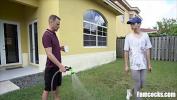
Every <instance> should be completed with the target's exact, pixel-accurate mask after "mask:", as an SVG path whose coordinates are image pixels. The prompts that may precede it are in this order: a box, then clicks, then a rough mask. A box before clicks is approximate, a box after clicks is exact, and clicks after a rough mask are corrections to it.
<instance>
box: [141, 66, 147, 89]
mask: <svg viewBox="0 0 177 100" xmlns="http://www.w3.org/2000/svg"><path fill="white" fill-rule="evenodd" d="M146 72H147V71H146V69H143V70H141V71H140V79H141V89H142V88H143V85H144V81H145V78H146Z"/></svg>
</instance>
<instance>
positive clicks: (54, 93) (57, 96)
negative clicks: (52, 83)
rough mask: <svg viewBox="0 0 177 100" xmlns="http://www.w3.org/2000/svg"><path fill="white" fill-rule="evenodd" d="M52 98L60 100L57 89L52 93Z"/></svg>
mask: <svg viewBox="0 0 177 100" xmlns="http://www.w3.org/2000/svg"><path fill="white" fill-rule="evenodd" d="M53 96H54V98H55V100H61V98H60V95H59V88H58V87H57V88H56V90H55V91H53Z"/></svg>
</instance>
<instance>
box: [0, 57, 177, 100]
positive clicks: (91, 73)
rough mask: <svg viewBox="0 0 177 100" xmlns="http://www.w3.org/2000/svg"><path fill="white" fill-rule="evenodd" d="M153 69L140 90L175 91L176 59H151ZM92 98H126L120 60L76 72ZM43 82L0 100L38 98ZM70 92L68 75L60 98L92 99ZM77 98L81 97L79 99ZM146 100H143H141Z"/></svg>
mask: <svg viewBox="0 0 177 100" xmlns="http://www.w3.org/2000/svg"><path fill="white" fill-rule="evenodd" d="M152 67H153V71H152V73H148V75H147V80H146V84H145V87H144V89H143V91H147V92H156V91H159V92H170V91H173V92H174V91H175V92H176V93H177V62H170V61H152ZM77 76H78V77H79V79H80V81H81V82H82V84H83V85H84V86H85V88H86V90H87V91H88V92H89V93H90V94H91V95H92V99H94V100H125V96H126V88H127V87H128V82H129V81H128V76H126V74H125V73H124V71H123V60H122V59H118V60H116V61H115V62H112V63H109V64H105V65H102V66H98V67H95V68H92V69H90V70H87V71H84V72H80V73H77ZM42 91H43V84H39V85H37V86H34V87H31V88H25V89H21V90H17V91H14V92H11V93H7V94H5V95H1V96H0V100H40V99H41V93H42ZM77 93H78V92H77V91H73V88H72V79H71V76H65V77H64V79H63V83H62V87H61V97H62V100H91V98H87V99H86V98H85V99H83V97H84V96H85V92H83V94H81V95H79V97H78V95H76V94H77ZM79 98H80V99H79ZM144 100H146V99H144ZM147 100H177V98H148V99H147Z"/></svg>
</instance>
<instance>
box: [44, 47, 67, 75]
mask: <svg viewBox="0 0 177 100" xmlns="http://www.w3.org/2000/svg"><path fill="white" fill-rule="evenodd" d="M45 52H46V54H47V57H48V58H49V59H50V60H51V61H52V62H53V63H54V64H55V65H57V66H58V67H59V68H60V71H61V72H65V68H64V66H63V65H62V64H61V63H60V62H59V61H58V60H57V58H56V57H55V56H54V55H53V53H52V48H51V47H49V48H45Z"/></svg>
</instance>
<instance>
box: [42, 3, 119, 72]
mask: <svg viewBox="0 0 177 100" xmlns="http://www.w3.org/2000/svg"><path fill="white" fill-rule="evenodd" d="M57 4H59V6H58V8H59V17H60V18H61V23H60V29H59V31H58V32H57V36H58V37H59V39H60V43H61V45H68V47H69V52H68V53H62V58H63V64H64V65H67V66H73V67H74V68H75V69H76V71H80V70H85V69H88V68H91V67H93V66H96V65H100V64H104V63H108V62H111V61H113V60H115V59H116V54H115V51H116V14H114V13H113V12H111V11H110V10H108V9H106V8H105V7H104V6H102V5H100V4H98V3H96V2H95V1H93V0H60V1H59V3H57ZM43 6H44V5H43ZM55 7H56V8H57V5H56V6H55ZM42 9H43V10H42ZM44 9H45V8H41V11H45V12H47V11H49V10H47V11H46V10H44ZM90 9H94V10H96V11H98V12H100V13H101V14H103V15H104V17H105V18H106V20H107V21H108V37H107V46H106V47H84V46H83V15H84V13H85V12H86V11H87V10H90ZM56 12H57V10H56ZM54 13H55V12H54ZM46 16H47V15H46ZM43 17H44V16H43ZM47 17H48V16H47ZM43 19H44V18H43ZM43 21H44V22H45V20H43ZM44 22H43V23H44ZM43 25H47V23H45V24H43ZM40 27H41V29H44V26H40ZM40 53H41V54H40V58H41V59H40V62H45V61H46V55H45V52H44V51H43V48H40ZM44 67H45V63H40V69H41V70H43V69H44Z"/></svg>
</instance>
